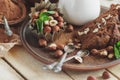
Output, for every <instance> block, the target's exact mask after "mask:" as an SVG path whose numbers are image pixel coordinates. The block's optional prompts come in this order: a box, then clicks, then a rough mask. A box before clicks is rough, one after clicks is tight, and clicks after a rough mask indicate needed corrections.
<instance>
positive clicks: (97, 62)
mask: <svg viewBox="0 0 120 80" xmlns="http://www.w3.org/2000/svg"><path fill="white" fill-rule="evenodd" d="M105 10H106V8H102V11H105ZM28 24H29V18H26V21H25V23H24V24H23V26H22V28H21V31H20V37H21V41H22V43H23V45H24V47H25V48H26V49H27V50H28V52H29V53H30V54H31V55H33V56H34V57H35V58H36V59H38V60H39V61H41V62H43V63H45V64H50V63H52V62H55V61H56V60H58V59H55V58H54V57H53V56H52V55H51V54H52V52H50V51H47V50H46V49H44V48H40V47H39V45H38V37H37V36H36V35H35V34H33V33H32V32H31V30H30V29H29V27H28ZM63 34H64V35H62V38H59V39H58V40H57V41H56V43H60V42H61V43H65V42H66V41H67V40H68V39H69V38H71V37H72V33H70V34H69V33H63ZM66 36H67V38H66ZM75 53H76V51H75V52H73V53H72V54H69V55H68V57H69V56H71V55H74V54H75ZM83 59H84V62H83V63H82V64H78V63H75V62H74V60H71V61H68V62H66V63H65V64H64V65H63V69H68V70H76V71H88V70H99V69H104V68H108V67H111V66H114V65H117V64H119V63H120V59H118V60H110V59H108V58H99V57H96V56H91V55H90V56H87V57H84V58H83Z"/></svg>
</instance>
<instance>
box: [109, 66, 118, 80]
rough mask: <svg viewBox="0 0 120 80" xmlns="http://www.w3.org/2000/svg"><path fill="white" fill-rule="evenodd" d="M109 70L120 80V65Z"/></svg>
mask: <svg viewBox="0 0 120 80" xmlns="http://www.w3.org/2000/svg"><path fill="white" fill-rule="evenodd" d="M108 70H109V71H110V72H111V73H112V74H113V75H115V76H116V77H118V78H119V80H120V64H119V65H117V66H114V67H111V68H108Z"/></svg>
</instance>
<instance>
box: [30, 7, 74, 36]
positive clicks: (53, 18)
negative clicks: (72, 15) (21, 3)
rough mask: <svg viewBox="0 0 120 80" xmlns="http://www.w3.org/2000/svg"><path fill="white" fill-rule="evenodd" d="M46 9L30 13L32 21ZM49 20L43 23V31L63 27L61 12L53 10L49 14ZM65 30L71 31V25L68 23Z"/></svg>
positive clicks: (51, 30)
mask: <svg viewBox="0 0 120 80" xmlns="http://www.w3.org/2000/svg"><path fill="white" fill-rule="evenodd" d="M47 11H48V10H47V9H42V10H41V11H38V12H35V13H34V14H33V15H32V21H33V22H35V21H36V19H38V18H39V15H40V13H41V12H47ZM49 18H50V20H47V21H45V22H44V23H43V26H44V27H43V33H44V34H46V33H53V32H59V31H60V30H61V29H63V27H64V19H63V17H62V14H60V13H59V11H55V13H54V14H51V15H49ZM67 31H69V32H71V31H73V26H72V25H70V24H68V25H67Z"/></svg>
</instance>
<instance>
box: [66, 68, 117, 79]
mask: <svg viewBox="0 0 120 80" xmlns="http://www.w3.org/2000/svg"><path fill="white" fill-rule="evenodd" d="M104 71H105V70H99V71H80V72H75V71H65V72H66V73H67V74H68V75H70V76H71V77H72V78H73V79H74V80H87V77H88V76H90V75H91V76H95V77H97V79H98V80H104V79H102V77H101V76H102V73H103V72H104ZM107 80H118V79H117V78H116V77H114V76H113V75H112V74H110V78H109V79H107Z"/></svg>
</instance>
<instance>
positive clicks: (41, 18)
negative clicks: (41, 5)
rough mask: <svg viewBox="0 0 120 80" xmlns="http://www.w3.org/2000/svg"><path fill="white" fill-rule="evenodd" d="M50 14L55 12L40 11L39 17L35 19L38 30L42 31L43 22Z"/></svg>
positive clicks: (48, 18)
mask: <svg viewBox="0 0 120 80" xmlns="http://www.w3.org/2000/svg"><path fill="white" fill-rule="evenodd" d="M50 14H55V11H47V12H42V13H41V14H40V15H39V19H37V20H36V24H37V30H38V32H40V33H43V23H44V22H45V21H48V20H50V17H49V15H50Z"/></svg>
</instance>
